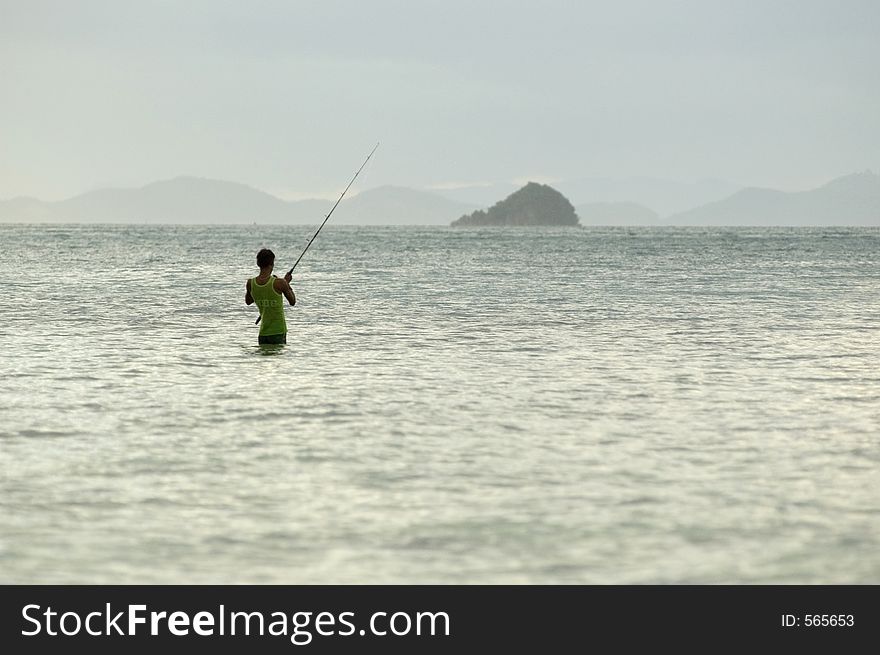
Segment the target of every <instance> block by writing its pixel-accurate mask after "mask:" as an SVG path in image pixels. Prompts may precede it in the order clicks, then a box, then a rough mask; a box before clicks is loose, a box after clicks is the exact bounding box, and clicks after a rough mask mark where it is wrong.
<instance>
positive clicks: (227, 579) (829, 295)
mask: <svg viewBox="0 0 880 655" xmlns="http://www.w3.org/2000/svg"><path fill="white" fill-rule="evenodd" d="M306 232H307V230H306V229H305V228H304V227H302V226H299V227H296V226H294V227H291V226H283V227H282V226H274V227H273V226H260V225H253V226H234V227H229V226H226V227H205V226H198V227H195V226H189V227H185V226H106V225H103V226H98V225H91V226H89V225H80V226H62V225H53V226H27V225H12V226H10V225H5V226H0V281H2V291H3V303H2V305H0V582H4V583H245V582H254V583H368V582H371V583H553V584H559V583H621V584H631V583H874V584H877V583H880V438H878V434H880V230H878V229H872V228H862V229H831V228H828V229H821V228H802V229H797V228H778V229H770V228H764V229H760V228H741V229H723V228H713V229H707V228H690V229H679V228H656V229H648V228H631V229H627V228H616V229H614V228H588V229H511V230H504V229H483V230H452V229H449V228H416V227H412V228H410V227H400V228H354V227H342V226H334V225H328V227H327V228H326V229H325V230H324V231H323V232H322V233H321V235H320V237H319V239H318V240H316V241H315V243H314V246H313V247H312V248H311V249H310V250H309V252H308V253H307V255H306V257H305V258H304V259H303V262H302V264H301V265H300V266H299V267H298V268H297V270H296V274H295V277H294V280H293V288H294V290H295V292H296V295H297V304H296V306H295V307H291V308H287V310H286V316H287V322H288V326H289V330H290V332H289V336H288V345H286V346H269V347H259V346H258V345H257V328H256V327H255V326H254V319H255V318H256V315H257V314H256V310H255V309H254V307H253V306H251V307H247V306H246V305H245V304H244V293H245V280H246V278H247V277H248V276H252V275H254V274H255V273H256V269H255V266H254V255H255V253H256V251H257V250H258V249H259V248H261V247H264V246H267V247H271V248H272V249H273V250H274V251H275V252H276V254H277V255H278V268H279V271H283V270H286V268H288V267H289V266H290V265H292V262H293V261H294V260H295V258H296V256H297V255H298V254H299V252H300V251H301V249H302V247H303V246H304V245H305V242H304V240H303V237H304V236H305V234H306Z"/></svg>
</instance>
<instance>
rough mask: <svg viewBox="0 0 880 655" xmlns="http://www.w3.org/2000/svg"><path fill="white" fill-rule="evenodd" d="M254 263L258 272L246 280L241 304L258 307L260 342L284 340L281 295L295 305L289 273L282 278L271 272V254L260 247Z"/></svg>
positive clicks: (284, 341)
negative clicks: (245, 290) (258, 268)
mask: <svg viewBox="0 0 880 655" xmlns="http://www.w3.org/2000/svg"><path fill="white" fill-rule="evenodd" d="M257 266H259V267H260V274H259V275H258V276H257V277H252V278H251V279H249V280H248V281H247V285H246V287H247V293H245V294H244V303H245V304H246V305H253V304H254V303H257V308H258V309H259V310H260V336H259V342H260V343H287V322H286V321H285V320H284V301H283V300H282V299H281V296H282V295H283V296H284V297H285V298H287V302H288V303H289V304H290V305H295V304H296V296H294V295H293V289H291V288H290V280H291V278H292V277H293V276H292V275H291V274H290V273H288V274H287V275H285V276H284V277H283V278H277V277H275V276H274V275H272V269H273V268H274V267H275V253H274V252H272V251H271V250H269V249H268V248H263V249H262V250H261V251H260V252H258V253H257Z"/></svg>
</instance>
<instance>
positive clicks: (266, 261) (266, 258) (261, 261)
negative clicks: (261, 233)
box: [257, 248, 275, 268]
mask: <svg viewBox="0 0 880 655" xmlns="http://www.w3.org/2000/svg"><path fill="white" fill-rule="evenodd" d="M274 263H275V253H274V252H272V251H271V250H269V249H268V248H263V249H262V250H261V251H260V252H258V253H257V266H259V267H260V268H265V267H266V266H270V265H272V264H274Z"/></svg>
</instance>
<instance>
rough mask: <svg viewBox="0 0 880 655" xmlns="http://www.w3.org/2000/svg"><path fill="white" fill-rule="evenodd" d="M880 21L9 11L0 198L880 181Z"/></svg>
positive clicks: (235, 4)
mask: <svg viewBox="0 0 880 655" xmlns="http://www.w3.org/2000/svg"><path fill="white" fill-rule="evenodd" d="M878 35H880V2H877V1H875V0H864V1H858V0H836V1H834V0H828V1H814V0H791V1H780V0H756V1H753V2H749V1H746V0H740V1H734V0H729V1H725V2H720V1H712V0H680V1H662V0H641V1H635V0H616V1H615V2H605V1H603V2H586V1H581V2H577V1H572V2H561V1H556V0H541V1H540V2H539V1H537V0H536V1H533V2H487V1H483V2H480V1H479V0H471V1H467V2H459V1H458V0H443V1H440V2H433V1H432V2H420V1H418V0H409V1H390V0H363V1H360V2H333V1H331V0H321V1H314V2H296V1H293V0H290V1H287V2H282V1H280V0H279V1H275V2H270V1H258V0H248V1H232V0H227V1H221V0H201V1H192V2H188V1H186V0H167V1H159V0H154V1H146V0H145V1H141V2H129V1H125V0H107V1H97V0H96V1H73V0H71V1H60V0H59V1H46V0H20V1H15V0H0V94H2V95H0V198H9V197H12V196H17V195H33V196H37V197H42V198H44V199H60V198H63V197H67V196H70V195H74V194H76V193H79V192H82V191H86V190H89V189H94V188H98V187H103V186H140V185H142V184H146V183H148V182H152V181H155V180H158V179H164V178H168V177H173V176H176V175H198V176H203V177H211V178H219V179H226V180H234V181H238V182H244V183H247V184H251V185H253V186H256V187H258V188H261V189H264V190H267V191H270V192H273V193H277V194H279V195H281V196H283V197H288V198H294V197H304V196H324V197H326V196H332V195H333V194H335V193H338V192H339V191H340V190H341V188H342V187H343V186H344V185H345V183H346V182H347V181H348V179H349V178H350V176H351V174H352V173H353V172H354V170H355V169H356V168H357V166H359V165H360V163H361V161H362V160H363V158H364V157H365V156H366V153H367V152H369V150H370V148H371V147H372V146H373V145H374V143H375V142H376V141H381V142H382V146H381V147H380V149H379V151H378V152H377V153H376V157H375V160H374V161H373V162H372V163H371V164H370V169H369V170H368V172H367V174H365V176H364V180H363V182H362V185H363V188H370V187H374V186H379V185H383V184H395V185H404V186H414V187H430V186H442V185H454V184H459V183H460V184H468V183H481V182H497V181H514V180H524V179H540V180H548V181H549V180H554V179H564V178H577V177H610V178H618V177H628V176H652V177H660V178H668V179H673V180H681V181H691V180H697V179H700V178H706V177H716V178H724V179H728V180H731V181H734V182H738V183H741V184H755V185H763V186H772V187H777V188H784V189H791V190H795V189H801V188H808V187H810V186H815V185H817V184H820V183H822V182H824V181H826V180H828V179H830V178H833V177H836V176H838V175H843V174H847V173H851V172H855V171H859V170H864V169H866V168H873V169H874V170H877V169H878V168H880V118H878V117H880V83H878V80H880V75H878V64H880V36H878Z"/></svg>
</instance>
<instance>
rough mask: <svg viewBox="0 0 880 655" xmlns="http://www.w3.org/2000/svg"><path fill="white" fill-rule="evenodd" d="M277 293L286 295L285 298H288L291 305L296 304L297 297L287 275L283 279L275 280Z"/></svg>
mask: <svg viewBox="0 0 880 655" xmlns="http://www.w3.org/2000/svg"><path fill="white" fill-rule="evenodd" d="M275 291H277V292H278V293H282V294H284V297H285V298H287V302H288V303H289V304H291V305H295V304H296V296H295V295H294V293H293V289H292V288H291V287H290V278H289V277H288V276H287V275H285V276H284V277H283V278H275Z"/></svg>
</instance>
